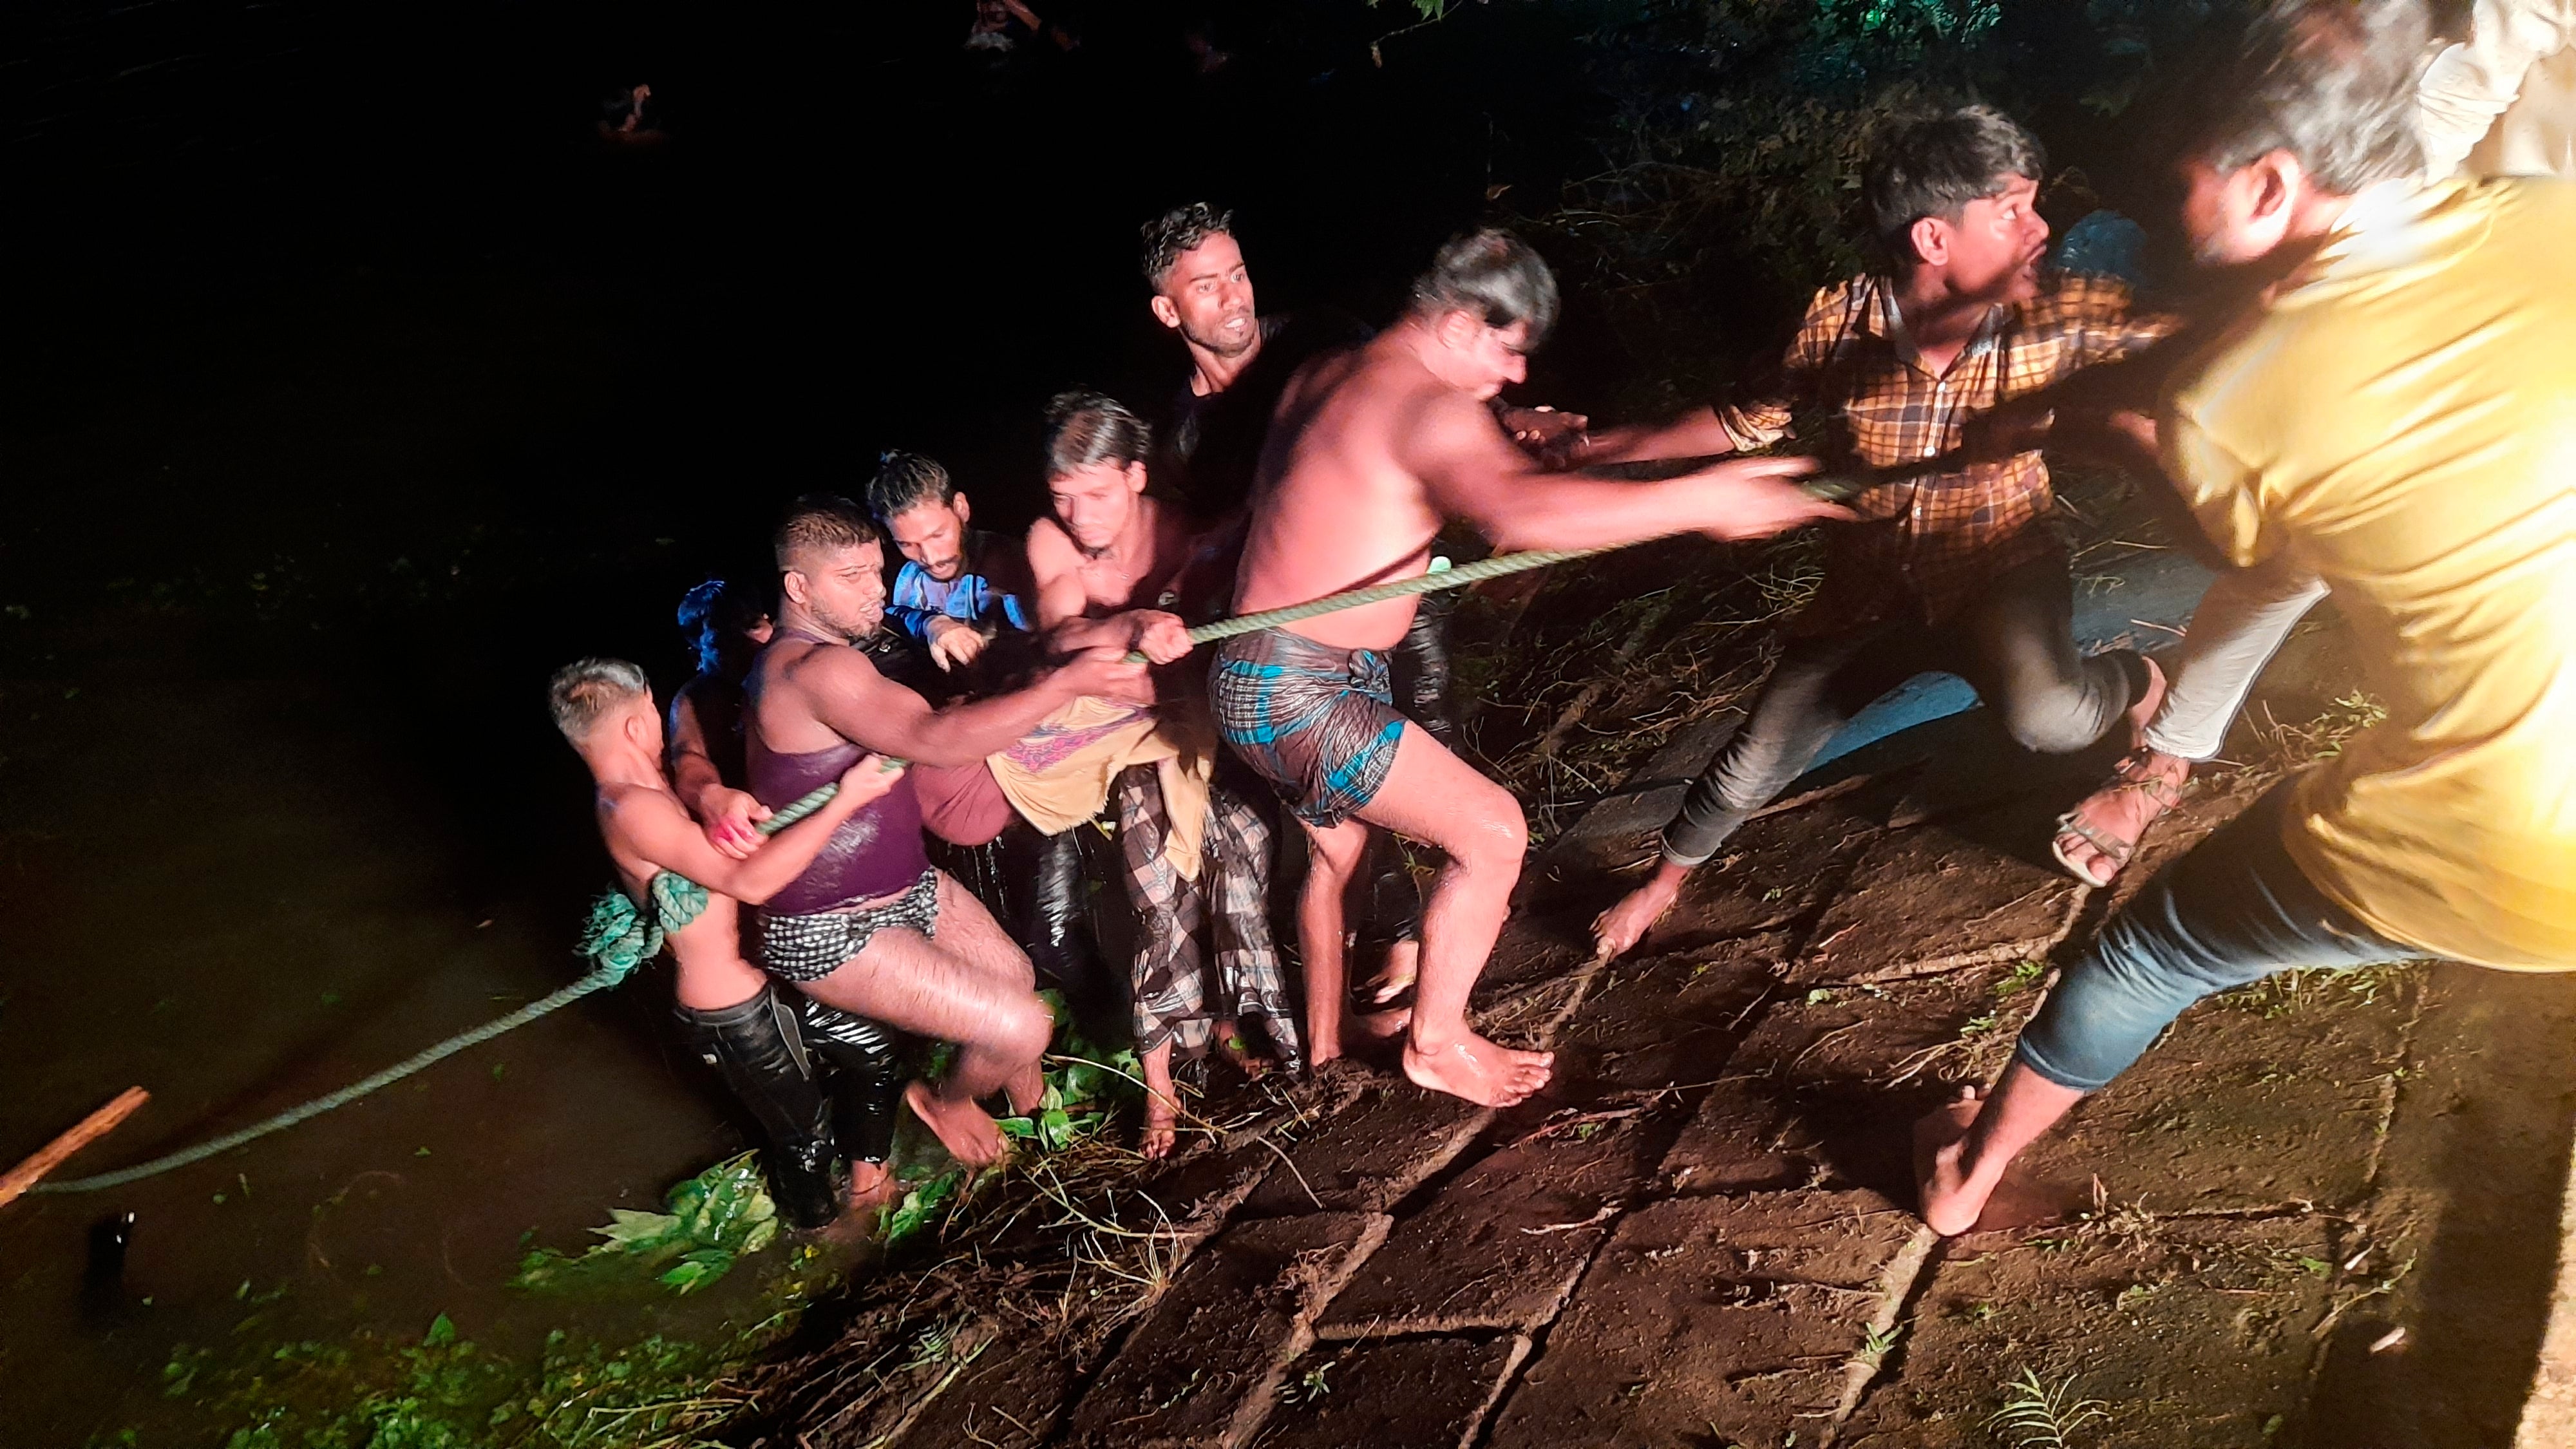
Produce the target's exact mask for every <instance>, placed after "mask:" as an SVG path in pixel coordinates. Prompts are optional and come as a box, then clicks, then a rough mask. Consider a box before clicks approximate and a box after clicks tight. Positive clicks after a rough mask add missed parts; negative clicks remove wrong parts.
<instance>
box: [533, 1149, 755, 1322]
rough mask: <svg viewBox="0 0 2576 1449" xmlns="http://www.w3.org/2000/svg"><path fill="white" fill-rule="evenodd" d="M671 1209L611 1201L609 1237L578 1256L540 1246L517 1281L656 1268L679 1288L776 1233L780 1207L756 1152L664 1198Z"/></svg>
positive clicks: (594, 1280)
mask: <svg viewBox="0 0 2576 1449" xmlns="http://www.w3.org/2000/svg"><path fill="white" fill-rule="evenodd" d="M662 1205H663V1206H664V1207H665V1208H667V1209H669V1211H667V1212H658V1213H654V1212H640V1211H637V1210H636V1209H633V1208H610V1209H609V1210H608V1217H609V1221H608V1224H607V1225H606V1226H605V1227H597V1228H593V1229H591V1232H593V1233H594V1234H596V1235H598V1236H599V1237H600V1238H602V1239H605V1241H603V1242H601V1243H598V1244H596V1245H594V1246H593V1247H592V1248H591V1249H590V1251H588V1252H586V1253H584V1254H582V1255H581V1256H580V1257H578V1258H571V1257H566V1256H565V1255H563V1254H562V1253H558V1252H556V1251H555V1250H553V1249H552V1248H539V1249H537V1250H536V1251H535V1252H532V1253H530V1254H528V1255H527V1256H526V1257H525V1258H522V1259H520V1260H519V1273H518V1276H517V1277H515V1278H513V1279H511V1280H510V1281H511V1284H512V1286H514V1287H517V1288H523V1289H528V1290H531V1291H541V1290H547V1289H556V1288H569V1287H575V1286H580V1285H583V1284H601V1283H608V1282H615V1281H631V1280H633V1279H634V1278H636V1277H640V1276H650V1277H652V1278H653V1279H654V1281H656V1282H658V1283H660V1284H661V1285H662V1286H664V1287H666V1288H669V1289H671V1290H672V1291H673V1292H676V1293H694V1292H696V1291H697V1290H698V1289H700V1288H703V1287H705V1286H706V1285H708V1284H709V1283H712V1282H714V1281H716V1280H717V1279H718V1278H721V1277H723V1276H724V1275H725V1274H726V1273H727V1272H730V1271H731V1270H732V1268H733V1264H734V1260H735V1259H736V1258H739V1257H742V1256H744V1255H747V1254H751V1253H757V1252H759V1251H760V1250H761V1249H763V1248H766V1247H768V1246H769V1245H770V1244H771V1243H773V1242H776V1241H777V1239H778V1207H777V1205H776V1204H775V1203H773V1202H771V1201H770V1199H769V1188H768V1185H767V1184H766V1183H765V1182H763V1181H762V1179H761V1176H760V1168H759V1166H758V1164H757V1163H756V1162H755V1160H754V1155H753V1154H752V1153H748V1152H746V1153H744V1154H742V1155H741V1156H739V1157H734V1158H728V1159H727V1160H725V1161H723V1162H719V1163H717V1164H716V1165H715V1166H713V1167H710V1168H708V1169H707V1170H706V1171H704V1172H701V1173H699V1174H698V1175H697V1176H695V1177H692V1178H690V1179H689V1180H688V1181H686V1182H683V1183H681V1184H680V1185H679V1186H677V1187H674V1188H672V1189H671V1191H670V1194H669V1195H668V1196H667V1197H665V1198H664V1199H663V1202H662Z"/></svg>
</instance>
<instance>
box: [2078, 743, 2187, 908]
mask: <svg viewBox="0 0 2576 1449" xmlns="http://www.w3.org/2000/svg"><path fill="white" fill-rule="evenodd" d="M2190 778H2191V761H2189V760H2186V759H2184V758H2182V757H2181V756H2179V755H2168V754H2165V753H2164V752H2162V751H2160V750H2151V749H2148V748H2146V747H2145V746H2143V745H2141V746H2139V747H2138V748H2137V749H2136V750H2134V751H2131V752H2130V753H2129V754H2127V755H2124V756H2122V757H2121V760H2120V763H2119V766H2118V769H2117V772H2116V774H2115V775H2114V777H2113V779H2112V780H2111V783H2109V784H2107V785H2104V786H2103V787H2102V788H2101V789H2099V790H2096V791H2094V792H2093V793H2092V794H2090V795H2087V796H2085V797H2084V798H2083V799H2082V800H2080V801H2077V802H2076V805H2075V808H2074V809H2072V810H2069V811H2067V812H2066V813H2065V814H2064V815H2061V816H2059V817H2058V832H2057V835H2056V838H2055V839H2053V840H2051V841H2050V842H2049V850H2050V852H2051V853H2052V854H2054V855H2055V856H2056V857H2057V861H2058V863H2059V864H2060V865H2063V866H2065V867H2066V869H2067V871H2068V873H2069V874H2072V875H2073V876H2075V877H2076V878H2077V879H2079V880H2082V881H2084V882H2085V883H2086V884H2088V885H2095V886H2106V885H2109V884H2110V883H2111V881H2112V879H2113V878H2114V877H2116V876H2118V875H2119V873H2120V868H2121V867H2122V866H2124V865H2127V864H2128V863H2129V858H2130V856H2131V855H2133V854H2134V853H2135V852H2136V850H2137V847H2138V841H2139V840H2140V839H2141V838H2142V837H2144V836H2145V835H2146V833H2147V827H2148V826H2150V825H2153V824H2154V823H2155V822H2156V819H2157V817H2159V816H2161V815H2163V814H2164V813H2165V812H2166V811H2168V810H2171V809H2172V808H2174V807H2175V806H2176V805H2179V804H2181V803H2182V787H2183V783H2184V782H2185V781H2187V780H2189V779H2190ZM2079 827H2080V828H2079Z"/></svg>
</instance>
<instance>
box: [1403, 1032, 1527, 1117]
mask: <svg viewBox="0 0 2576 1449" xmlns="http://www.w3.org/2000/svg"><path fill="white" fill-rule="evenodd" d="M1555 1064H1556V1053H1554V1052H1524V1051H1514V1050H1513V1049H1512V1048H1510V1047H1507V1046H1501V1045H1498V1044H1496V1043H1494V1042H1490V1041H1487V1040H1485V1039H1484V1038H1483V1037H1481V1036H1478V1035H1476V1034H1475V1033H1474V1032H1472V1031H1471V1032H1467V1033H1465V1034H1463V1035H1461V1036H1460V1037H1459V1038H1458V1039H1457V1040H1456V1041H1453V1042H1450V1043H1449V1044H1447V1045H1446V1046H1443V1047H1441V1048H1439V1049H1438V1050H1436V1051H1424V1050H1423V1049H1422V1048H1420V1047H1417V1046H1414V1045H1413V1044H1411V1043H1409V1042H1408V1043H1406V1045H1405V1048H1404V1074H1405V1075H1406V1076H1407V1077H1410V1078H1412V1079H1413V1081H1414V1083H1415V1084H1416V1085H1417V1086H1424V1087H1429V1088H1430V1089H1431V1090H1433V1091H1435V1092H1447V1093H1448V1094H1449V1095H1451V1096H1453V1097H1464V1098H1466V1099H1467V1100H1468V1101H1470V1102H1474V1103H1476V1104H1478V1105H1480V1106H1485V1107H1510V1106H1515V1105H1517V1104H1518V1103H1520V1102H1521V1101H1522V1100H1523V1099H1525V1098H1527V1097H1528V1096H1529V1094H1530V1093H1532V1092H1535V1091H1537V1090H1538V1089H1539V1088H1541V1087H1544V1086H1546V1085H1547V1078H1548V1073H1549V1072H1551V1071H1552V1070H1554V1068H1555Z"/></svg>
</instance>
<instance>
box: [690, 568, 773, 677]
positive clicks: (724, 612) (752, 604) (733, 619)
mask: <svg viewBox="0 0 2576 1449" xmlns="http://www.w3.org/2000/svg"><path fill="white" fill-rule="evenodd" d="M768 616H769V610H768V608H767V606H765V605H763V604H762V603H761V602H760V599H759V597H758V596H757V595H755V594H754V593H753V592H752V591H751V590H749V589H746V588H744V587H743V586H742V585H740V584H737V583H734V582H732V581H731V580H728V579H709V580H707V581H706V582H705V583H703V584H700V585H698V586H697V587H696V588H694V589H691V590H689V591H688V592H687V593H685V594H683V595H681V596H680V611H679V624H680V638H681V640H682V641H683V642H684V643H686V644H687V645H688V646H689V649H690V651H691V652H692V653H694V654H696V655H697V656H698V671H699V672H700V673H702V674H711V673H713V672H715V670H716V669H717V668H718V667H719V665H720V664H721V663H722V662H723V641H724V639H725V637H726V636H727V635H734V634H749V633H750V632H751V627H752V626H753V625H754V624H757V623H759V622H760V621H761V620H762V619H765V618H767V617H768Z"/></svg>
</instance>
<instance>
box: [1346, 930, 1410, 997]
mask: <svg viewBox="0 0 2576 1449" xmlns="http://www.w3.org/2000/svg"><path fill="white" fill-rule="evenodd" d="M1421 965H1422V943H1421V942H1420V941H1398V942H1396V943H1395V944H1394V945H1392V946H1389V947H1387V948H1386V964H1385V965H1383V966H1381V967H1379V968H1378V973H1377V975H1376V976H1375V977H1373V978H1371V979H1370V980H1369V982H1368V984H1367V985H1365V986H1362V987H1361V988H1360V995H1361V996H1362V997H1363V998H1364V999H1366V1000H1367V1001H1368V1002H1369V1003H1370V1004H1371V1005H1373V1006H1384V1005H1386V1004H1387V1003H1388V1002H1390V1001H1393V1000H1394V999H1396V998H1397V997H1399V996H1402V995H1403V994H1404V993H1406V992H1408V991H1411V990H1412V989H1413V978H1414V976H1415V975H1416V974H1417V973H1418V972H1419V971H1420V969H1421Z"/></svg>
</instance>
